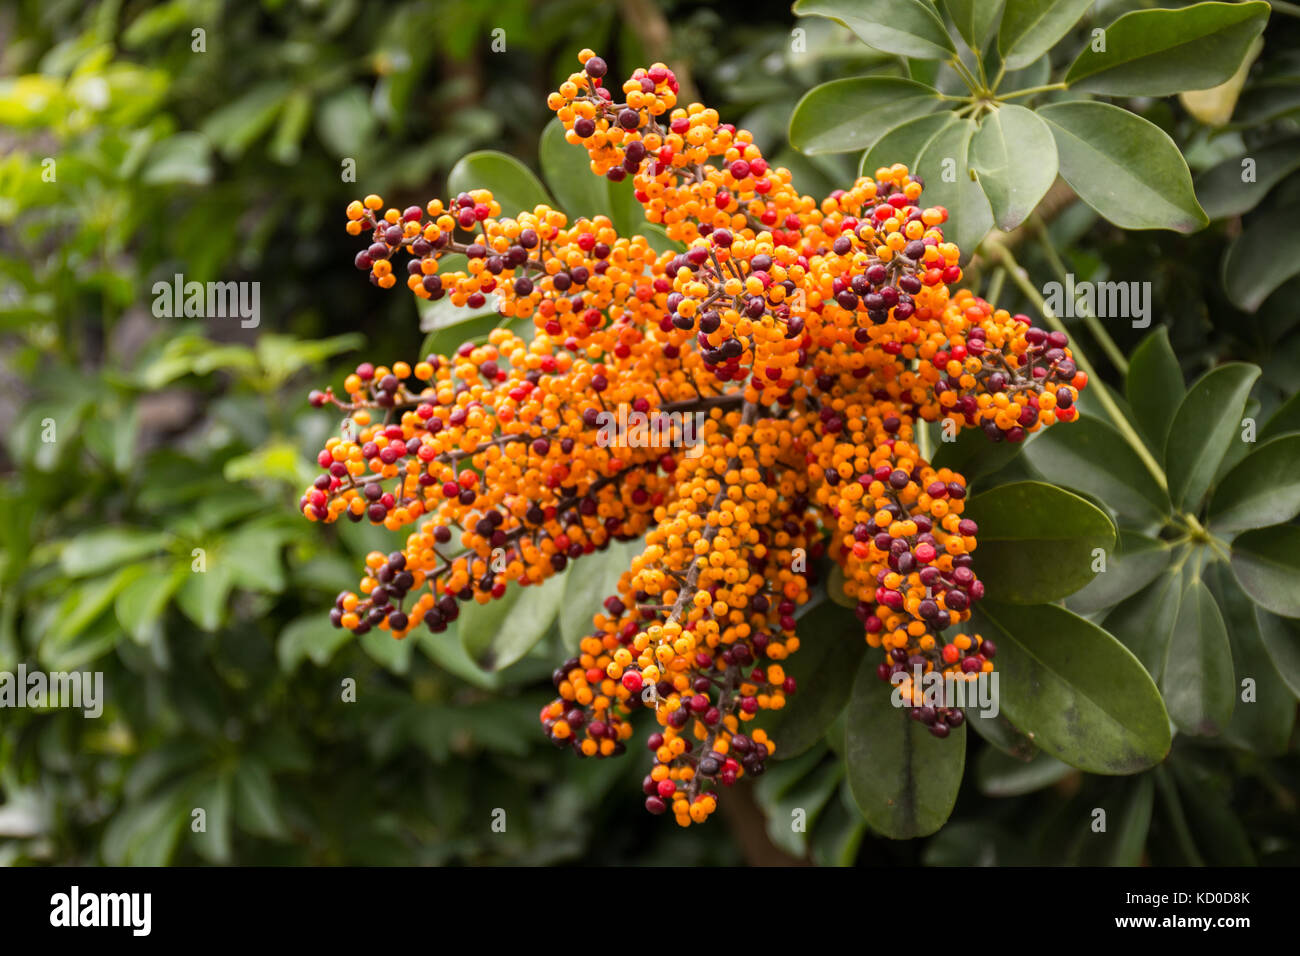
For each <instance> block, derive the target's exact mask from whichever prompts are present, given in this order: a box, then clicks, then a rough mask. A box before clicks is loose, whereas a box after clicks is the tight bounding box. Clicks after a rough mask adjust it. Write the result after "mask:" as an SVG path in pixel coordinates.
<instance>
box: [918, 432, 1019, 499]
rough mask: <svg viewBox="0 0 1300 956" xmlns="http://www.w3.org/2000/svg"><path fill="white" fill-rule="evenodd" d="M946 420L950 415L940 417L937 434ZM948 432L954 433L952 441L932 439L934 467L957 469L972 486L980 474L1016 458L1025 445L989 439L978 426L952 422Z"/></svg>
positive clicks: (993, 471) (992, 472) (987, 472)
mask: <svg viewBox="0 0 1300 956" xmlns="http://www.w3.org/2000/svg"><path fill="white" fill-rule="evenodd" d="M948 421H950V419H946V418H945V419H942V420H940V422H939V427H940V433H939V434H940V436H942V435H943V431H942V429H943V428H945V427H947V426H946V425H945V422H948ZM949 434H952V435H953V440H952V441H942V440H940V441H938V442H936V443H935V448H936V451H935V453H934V467H935V468H951V469H952V470H953V471H956V472H960V473H961V474H963V475H965V476H966V480H967V481H968V482H969V483H970V485H971V486H974V485H975V484H976V483H977V482H978V481H979V479H980V478H983V477H986V476H988V475H992V474H994V473H996V472H998V471H1001V470H1002V469H1003V468H1005V467H1006V466H1007V465H1009V464H1010V463H1011V462H1012V461H1014V460H1015V459H1017V458H1019V457H1020V453H1021V452H1022V451H1024V448H1025V445H1024V443H1023V442H1010V441H999V442H991V441H989V437H988V436H987V435H985V434H984V432H983V431H982V430H981V429H978V428H961V427H960V426H957V425H956V424H955V422H954V426H953V430H952V431H950V432H949Z"/></svg>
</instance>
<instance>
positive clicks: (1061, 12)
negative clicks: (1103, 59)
mask: <svg viewBox="0 0 1300 956" xmlns="http://www.w3.org/2000/svg"><path fill="white" fill-rule="evenodd" d="M1090 6H1092V0H1006V6H1005V7H1004V8H1003V11H1002V25H1001V27H999V28H998V50H999V52H1001V54H1002V59H1003V61H1004V62H1005V63H1006V65H1007V69H1009V70H1018V69H1020V68H1021V67H1025V66H1028V65H1029V64H1030V63H1033V62H1034V61H1035V60H1037V59H1038V58H1039V57H1040V56H1042V55H1043V54H1044V53H1046V52H1047V51H1048V50H1050V49H1051V48H1052V47H1054V46H1056V41H1057V40H1059V39H1061V37H1063V36H1065V34H1066V33H1068V32H1069V30H1070V28H1071V27H1072V26H1074V25H1075V24H1076V23H1077V22H1078V21H1079V18H1080V17H1081V16H1083V15H1084V13H1085V12H1086V11H1087V9H1088V8H1089V7H1090Z"/></svg>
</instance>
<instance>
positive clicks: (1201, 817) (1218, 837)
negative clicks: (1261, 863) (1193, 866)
mask: <svg viewBox="0 0 1300 956" xmlns="http://www.w3.org/2000/svg"><path fill="white" fill-rule="evenodd" d="M1170 768H1171V769H1172V770H1173V774H1174V778H1175V779H1176V780H1177V781H1178V788H1179V789H1180V790H1181V791H1183V801H1182V805H1183V806H1184V807H1185V808H1186V810H1187V818H1188V823H1189V828H1190V829H1191V831H1192V832H1193V833H1194V834H1196V845H1197V847H1198V848H1199V849H1200V850H1201V851H1202V853H1203V854H1204V856H1205V858H1206V862H1208V863H1210V864H1211V865H1213V866H1254V865H1255V854H1254V851H1253V850H1252V849H1251V847H1250V837H1249V835H1248V834H1247V833H1246V829H1245V827H1244V826H1242V823H1241V821H1240V820H1239V819H1238V818H1237V815H1236V813H1234V812H1233V809H1232V807H1231V806H1230V805H1229V802H1228V798H1229V794H1227V793H1223V792H1222V791H1221V790H1220V788H1219V787H1217V786H1215V785H1214V780H1213V778H1212V777H1211V775H1210V774H1209V773H1207V772H1206V770H1205V768H1203V767H1199V766H1197V765H1196V764H1195V763H1193V762H1192V761H1190V760H1181V759H1180V760H1175V761H1171V762H1170Z"/></svg>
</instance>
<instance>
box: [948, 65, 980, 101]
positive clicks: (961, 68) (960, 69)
mask: <svg viewBox="0 0 1300 956" xmlns="http://www.w3.org/2000/svg"><path fill="white" fill-rule="evenodd" d="M948 65H949V66H951V67H952V68H953V70H954V72H956V74H957V75H958V76H960V77H961V80H962V82H963V83H965V84H966V86H967V87H969V89H970V91H971V93H972V94H973V95H975V96H979V95H980V93H982V92H984V89H983V87H981V86H980V82H979V80H977V79H975V74H973V73H972V72H971V71H970V68H969V67H967V66H966V64H965V63H963V62H962V61H961V57H957V56H954V57H951V58H950V59H949V60H948Z"/></svg>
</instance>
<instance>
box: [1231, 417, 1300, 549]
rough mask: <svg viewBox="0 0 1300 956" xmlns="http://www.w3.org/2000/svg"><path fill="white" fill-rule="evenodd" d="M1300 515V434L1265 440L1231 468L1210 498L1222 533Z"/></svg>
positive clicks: (1280, 521) (1281, 520)
mask: <svg viewBox="0 0 1300 956" xmlns="http://www.w3.org/2000/svg"><path fill="white" fill-rule="evenodd" d="M1297 514H1300V434H1292V435H1283V436H1281V437H1280V438H1274V439H1273V440H1272V441H1267V442H1264V443H1263V444H1262V445H1260V446H1259V447H1258V448H1256V449H1255V450H1254V451H1252V452H1251V453H1250V454H1249V455H1247V456H1246V457H1245V458H1244V459H1242V460H1241V461H1240V462H1239V463H1238V464H1237V465H1236V467H1234V468H1233V469H1232V470H1231V471H1229V472H1228V473H1227V474H1226V475H1225V476H1224V477H1223V479H1222V480H1221V481H1220V482H1219V484H1218V487H1217V488H1215V490H1214V497H1213V498H1211V499H1210V511H1209V517H1210V529H1211V530H1212V531H1216V532H1219V533H1226V532H1232V531H1244V530H1246V529H1248V528H1264V527H1267V526H1268V525H1273V524H1284V523H1285V522H1287V521H1290V520H1291V519H1292V518H1294V517H1295V516H1296V515H1297Z"/></svg>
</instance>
